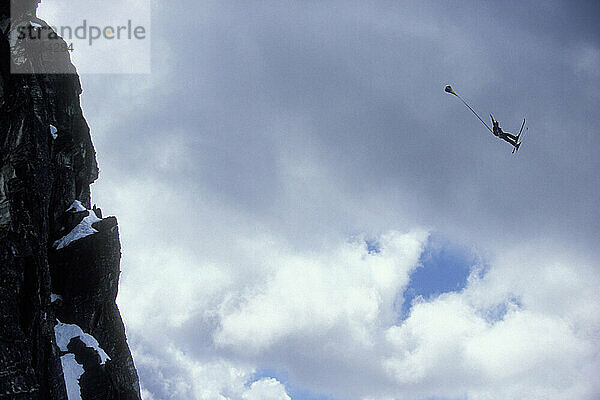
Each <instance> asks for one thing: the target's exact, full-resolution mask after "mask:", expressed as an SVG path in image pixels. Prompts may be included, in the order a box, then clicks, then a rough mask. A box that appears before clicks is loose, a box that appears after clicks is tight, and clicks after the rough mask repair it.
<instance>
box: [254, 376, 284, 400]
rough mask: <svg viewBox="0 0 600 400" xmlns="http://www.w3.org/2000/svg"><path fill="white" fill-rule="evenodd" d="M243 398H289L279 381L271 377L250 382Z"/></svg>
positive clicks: (281, 399)
mask: <svg viewBox="0 0 600 400" xmlns="http://www.w3.org/2000/svg"><path fill="white" fill-rule="evenodd" d="M243 398H244V400H291V398H290V396H288V395H287V393H286V392H285V388H284V387H283V386H282V385H281V383H280V382H278V381H277V379H273V378H268V379H261V380H259V381H256V382H252V384H251V385H250V390H248V391H247V392H246V393H244V395H243Z"/></svg>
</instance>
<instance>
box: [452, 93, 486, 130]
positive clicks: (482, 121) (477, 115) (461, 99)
mask: <svg viewBox="0 0 600 400" xmlns="http://www.w3.org/2000/svg"><path fill="white" fill-rule="evenodd" d="M448 93H452V94H453V95H455V96H456V97H458V98H459V99H460V101H462V102H463V103H464V104H465V106H467V107H468V108H469V110H471V111H472V112H473V114H475V116H476V117H477V118H479V120H480V121H481V123H482V124H483V125H484V126H485V127H486V128H488V130H489V131H490V132H492V134H493V133H494V131H493V130H492V128H490V127H489V126H488V124H486V123H485V121H484V120H483V119H481V117H480V116H479V114H477V113H476V112H475V110H473V109H472V108H471V106H470V105H469V104H467V102H466V101H464V100H463V98H462V97H460V96H459V95H458V93H456V92H455V91H454V90H452V91H451V92H448Z"/></svg>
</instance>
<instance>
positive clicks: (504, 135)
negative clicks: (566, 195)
mask: <svg viewBox="0 0 600 400" xmlns="http://www.w3.org/2000/svg"><path fill="white" fill-rule="evenodd" d="M444 90H445V91H446V92H447V93H450V94H453V95H454V96H456V97H458V98H459V99H460V100H461V101H462V102H463V103H464V105H465V106H467V107H468V108H469V110H471V112H472V113H473V114H475V116H476V117H477V118H478V119H479V121H481V123H482V124H483V125H484V126H485V127H486V128H487V129H488V130H489V131H490V132H491V133H492V134H493V135H494V136H496V137H498V138H500V139H502V140H505V141H506V142H508V143H510V144H511V145H512V146H513V153H515V152H517V151H518V150H519V146H521V142H520V140H519V139H521V133H523V128H524V127H525V120H524V119H523V125H521V129H520V130H519V134H518V135H513V134H512V133H508V132H504V131H503V130H502V128H500V124H499V123H498V121H496V120H495V119H494V116H493V115H492V114H490V117H492V126H493V128H490V127H489V126H488V124H486V123H485V121H484V120H483V119H481V117H480V116H479V114H477V112H476V111H475V110H473V108H472V107H471V106H470V105H469V104H468V103H467V102H466V101H464V100H463V98H462V97H460V96H459V95H458V93H456V92H455V91H454V89H452V86H450V85H448V86H446V87H445V88H444Z"/></svg>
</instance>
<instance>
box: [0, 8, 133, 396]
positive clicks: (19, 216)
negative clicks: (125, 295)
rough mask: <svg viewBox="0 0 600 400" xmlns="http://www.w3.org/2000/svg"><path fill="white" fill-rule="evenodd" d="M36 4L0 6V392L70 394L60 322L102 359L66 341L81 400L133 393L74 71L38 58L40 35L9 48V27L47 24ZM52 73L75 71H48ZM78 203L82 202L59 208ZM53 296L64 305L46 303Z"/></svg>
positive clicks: (111, 235)
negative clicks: (76, 367) (103, 357)
mask: <svg viewBox="0 0 600 400" xmlns="http://www.w3.org/2000/svg"><path fill="white" fill-rule="evenodd" d="M37 3H38V1H30V2H28V1H25V0H19V2H18V7H19V8H18V10H19V15H13V16H12V17H11V16H9V14H10V4H9V2H8V0H1V1H0V398H7V399H66V398H67V392H66V386H65V379H64V377H63V371H62V367H61V356H62V355H64V354H65V353H64V350H63V352H61V351H60V350H59V348H58V347H57V344H56V337H55V332H54V327H55V326H56V324H57V320H60V321H61V322H63V323H66V324H76V325H78V326H79V327H81V329H82V330H83V331H84V332H85V333H88V334H90V335H92V336H93V337H94V338H95V339H96V340H97V341H98V343H99V345H100V347H101V348H102V349H103V350H104V351H105V352H106V353H107V354H108V356H109V357H110V359H109V360H108V361H106V363H105V364H104V365H102V366H100V365H99V364H98V361H97V358H98V357H97V356H96V357H94V356H93V353H90V350H86V349H88V348H87V347H85V346H84V347H83V348H82V347H81V345H79V346H76V345H72V346H71V348H73V349H77V352H78V354H75V353H73V354H75V360H77V362H78V363H80V362H81V363H83V361H82V360H85V363H83V364H82V365H83V367H84V369H85V373H84V374H83V375H82V376H81V379H80V380H79V384H80V386H81V395H82V398H83V399H84V400H86V399H100V398H102V399H108V400H110V399H126V400H129V399H131V400H134V399H140V391H139V383H138V377H137V372H136V370H135V367H134V364H133V359H132V357H131V353H130V351H129V347H128V345H127V341H126V338H125V329H124V326H123V322H122V320H121V316H120V314H119V310H118V309H117V306H116V303H115V299H116V296H117V290H118V280H119V273H120V266H119V263H120V256H121V253H120V243H119V233H118V226H117V220H116V219H115V218H114V217H109V218H105V219H101V213H100V210H99V209H94V210H92V211H88V210H91V209H92V207H91V204H90V202H91V200H90V184H91V183H92V182H94V181H95V180H96V179H97V177H98V167H97V164H96V158H95V151H94V148H93V145H92V141H91V138H90V133H89V128H88V125H87V123H86V121H85V119H84V118H83V115H82V112H81V108H80V105H79V96H80V94H81V86H80V83H79V78H78V76H77V75H76V74H75V68H74V67H73V66H72V65H71V63H70V59H69V54H68V53H67V52H57V53H56V52H55V53H52V54H51V55H49V56H47V57H46V56H44V57H39V52H37V51H35V48H36V46H40V45H42V43H41V42H40V41H37V42H36V43H14V42H13V43H10V37H11V35H10V33H11V29H12V30H14V29H16V27H17V26H22V24H30V21H35V22H36V23H39V24H41V25H43V26H44V27H45V26H47V24H46V23H45V22H44V21H42V20H39V19H37V18H36V17H35V8H36V6H37ZM13 11H14V9H13ZM11 18H12V20H11ZM42 42H43V40H42ZM11 67H12V71H13V72H14V71H20V72H38V73H36V74H31V73H26V74H25V73H23V74H14V73H12V74H11ZM58 70H63V71H65V70H68V71H72V72H73V73H72V74H48V73H46V72H52V71H58ZM39 72H44V73H39ZM51 126H52V127H55V128H56V129H57V132H56V137H54V136H53V135H52V134H51V133H53V130H54V129H52V131H51ZM76 200H78V201H79V202H80V203H81V206H82V207H80V209H71V210H69V211H67V210H68V209H69V208H70V207H71V205H73V204H74V202H75V201H76ZM83 208H85V210H84V209H83ZM85 217H89V218H85ZM84 218H85V220H84ZM86 221H93V222H92V223H91V224H90V225H89V227H88V226H87V225H86V226H84V228H86V227H87V229H88V234H87V235H82V234H77V232H80V228H81V227H82V226H83V225H85V223H86ZM82 224H83V225H82ZM78 229H79V230H78ZM90 232H91V233H90ZM69 235H71V236H69ZM69 237H74V238H75V240H71V241H69V240H64V238H67V239H68V238H69ZM58 240H63V244H64V243H67V244H66V245H64V246H62V247H61V246H57V245H56V241H58ZM51 294H55V296H52V297H53V298H57V297H58V296H60V297H61V300H59V301H54V302H53V303H52V302H51ZM57 295H58V296H57ZM73 343H78V342H77V341H76V340H75V341H74V342H73ZM73 346H75V347H73ZM86 354H87V355H86ZM90 354H92V355H90Z"/></svg>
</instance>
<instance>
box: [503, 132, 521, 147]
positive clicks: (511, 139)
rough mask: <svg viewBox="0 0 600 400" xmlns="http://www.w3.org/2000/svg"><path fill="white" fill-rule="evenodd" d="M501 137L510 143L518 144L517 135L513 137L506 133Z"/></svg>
mask: <svg viewBox="0 0 600 400" xmlns="http://www.w3.org/2000/svg"><path fill="white" fill-rule="evenodd" d="M511 136H512V135H511ZM500 138H502V139H503V140H505V141H507V142H508V143H510V144H512V145H513V146H516V145H517V140H516V137H515V139H513V138H512V137H509V136H508V135H506V134H504V135H502V136H500Z"/></svg>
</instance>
